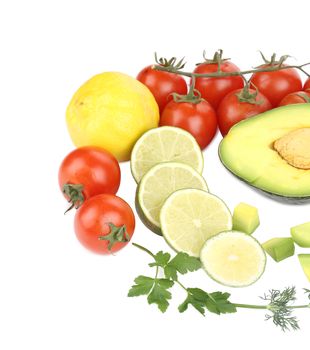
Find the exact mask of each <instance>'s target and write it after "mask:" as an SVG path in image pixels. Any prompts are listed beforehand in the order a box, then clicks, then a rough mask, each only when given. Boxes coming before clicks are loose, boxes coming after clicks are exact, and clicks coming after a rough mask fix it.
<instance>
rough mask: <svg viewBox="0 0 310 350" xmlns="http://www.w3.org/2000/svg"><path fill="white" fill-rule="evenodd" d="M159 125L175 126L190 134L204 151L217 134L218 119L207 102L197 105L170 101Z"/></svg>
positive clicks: (203, 101)
mask: <svg viewBox="0 0 310 350" xmlns="http://www.w3.org/2000/svg"><path fill="white" fill-rule="evenodd" d="M159 125H160V126H164V125H169V126H175V127H179V128H182V129H184V130H186V131H188V132H190V133H191V134H192V135H193V136H194V137H195V139H196V141H197V142H198V144H199V146H200V148H201V149H204V148H206V147H207V146H208V144H209V143H210V142H211V141H212V139H213V138H214V136H215V134H216V130H217V119H216V114H215V111H214V109H213V108H212V106H211V105H210V104H209V103H208V102H207V101H205V100H202V101H200V102H199V103H197V104H194V103H190V102H175V101H170V102H169V103H168V104H167V106H166V107H165V109H164V110H163V113H162V115H161V118H160V122H159Z"/></svg>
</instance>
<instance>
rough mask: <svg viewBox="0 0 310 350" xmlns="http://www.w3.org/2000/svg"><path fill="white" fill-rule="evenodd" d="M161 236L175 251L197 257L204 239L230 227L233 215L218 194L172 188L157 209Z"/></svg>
mask: <svg viewBox="0 0 310 350" xmlns="http://www.w3.org/2000/svg"><path fill="white" fill-rule="evenodd" d="M160 224H161V229H162V233H163V236H164V237H165V239H166V241H167V242H168V243H169V244H170V245H171V247H172V248H174V249H175V250H176V251H182V252H185V253H187V254H189V255H192V256H196V257H199V255H200V250H201V248H202V246H203V245H204V243H205V241H206V240H207V239H208V238H209V237H211V236H213V235H215V234H217V233H219V232H222V231H225V230H231V228H232V217H231V213H230V211H229V209H228V208H227V206H226V204H225V203H224V202H223V201H222V200H221V199H219V198H218V197H217V196H215V195H213V194H210V193H208V192H205V191H201V190H198V189H184V190H180V191H176V192H174V193H173V194H172V195H171V196H170V197H169V198H168V199H167V200H166V202H165V203H164V205H163V207H162V209H161V213H160Z"/></svg>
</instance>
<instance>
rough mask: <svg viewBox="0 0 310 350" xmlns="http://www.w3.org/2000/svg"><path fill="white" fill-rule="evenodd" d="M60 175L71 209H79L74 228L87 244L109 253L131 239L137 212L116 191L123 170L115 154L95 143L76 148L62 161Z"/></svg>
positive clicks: (79, 238)
mask: <svg viewBox="0 0 310 350" xmlns="http://www.w3.org/2000/svg"><path fill="white" fill-rule="evenodd" d="M58 179H59V186H60V189H61V191H62V192H63V194H64V196H65V198H66V199H67V200H68V201H69V202H70V203H71V206H70V207H69V209H68V210H70V209H71V208H73V207H75V208H76V209H77V211H76V213H75V218H74V230H75V233H76V236H77V238H78V240H79V241H80V242H81V244H82V245H83V246H84V247H86V248H87V249H89V250H91V251H93V252H95V253H99V254H110V253H113V252H116V251H118V250H120V249H121V248H123V247H124V246H125V245H126V244H127V243H128V242H129V241H130V239H131V237H132V235H133V232H134V229H135V216H134V213H133V211H132V209H131V207H130V206H129V204H128V203H127V202H125V201H124V200H123V199H121V198H120V197H118V196H116V195H115V194H116V193H117V191H118V188H119V185H120V181H121V172H120V167H119V164H118V161H117V160H116V159H115V157H114V156H113V155H111V154H110V153H109V152H107V151H105V150H104V149H101V148H96V147H81V148H77V149H75V150H74V151H72V152H71V153H69V154H68V155H67V156H66V157H65V159H64V160H63V161H62V163H61V165H60V169H59V174H58ZM68 210H67V211H68Z"/></svg>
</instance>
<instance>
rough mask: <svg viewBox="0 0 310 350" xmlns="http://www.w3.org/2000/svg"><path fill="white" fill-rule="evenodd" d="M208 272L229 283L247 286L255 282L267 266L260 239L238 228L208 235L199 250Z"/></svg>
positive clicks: (236, 285)
mask: <svg viewBox="0 0 310 350" xmlns="http://www.w3.org/2000/svg"><path fill="white" fill-rule="evenodd" d="M200 260H201V263H202V266H203V268H204V269H205V271H206V272H207V273H208V275H209V276H210V277H211V278H212V279H214V280H215V281H217V282H218V283H221V284H223V285H226V286H229V287H246V286H249V285H250V284H252V283H254V282H256V281H257V280H258V279H259V278H260V277H261V275H262V274H263V272H264V271H265V266H266V254H265V251H264V249H263V248H262V246H261V245H260V244H259V243H258V241H257V240H256V239H255V238H253V237H252V236H250V235H247V234H246V233H243V232H239V231H227V232H221V233H219V234H218V235H216V236H214V237H211V238H209V239H208V240H207V241H206V242H205V244H204V246H203V248H202V249H201V252H200Z"/></svg>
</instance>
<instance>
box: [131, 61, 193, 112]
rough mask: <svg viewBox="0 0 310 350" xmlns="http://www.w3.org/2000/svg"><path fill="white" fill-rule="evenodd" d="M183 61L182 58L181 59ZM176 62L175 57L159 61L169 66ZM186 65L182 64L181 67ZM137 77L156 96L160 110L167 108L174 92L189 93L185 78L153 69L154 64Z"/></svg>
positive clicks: (158, 62) (160, 63) (159, 63)
mask: <svg viewBox="0 0 310 350" xmlns="http://www.w3.org/2000/svg"><path fill="white" fill-rule="evenodd" d="M156 61H157V59H156ZM180 62H182V60H181V61H180ZM171 63H172V64H173V63H175V58H172V59H171V60H170V61H168V60H166V59H164V58H161V59H159V61H157V64H158V65H162V66H168V65H169V64H171ZM183 67H184V65H181V64H180V68H183ZM137 79H138V80H139V81H140V82H141V83H143V84H144V85H146V86H147V87H148V88H149V90H150V91H151V92H152V94H153V95H154V97H155V100H156V102H157V104H158V107H159V112H160V113H161V112H162V110H163V109H164V108H165V106H166V104H167V103H168V102H169V101H171V99H172V97H171V96H170V95H171V94H172V93H174V92H175V93H177V94H180V95H185V94H186V93H187V84H186V81H185V79H184V78H183V77H182V76H180V75H177V74H174V73H170V72H164V71H159V70H155V69H153V66H147V67H145V68H144V69H142V71H141V72H140V73H139V74H138V75H137Z"/></svg>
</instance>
